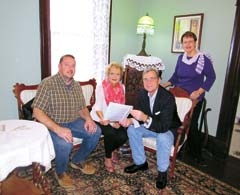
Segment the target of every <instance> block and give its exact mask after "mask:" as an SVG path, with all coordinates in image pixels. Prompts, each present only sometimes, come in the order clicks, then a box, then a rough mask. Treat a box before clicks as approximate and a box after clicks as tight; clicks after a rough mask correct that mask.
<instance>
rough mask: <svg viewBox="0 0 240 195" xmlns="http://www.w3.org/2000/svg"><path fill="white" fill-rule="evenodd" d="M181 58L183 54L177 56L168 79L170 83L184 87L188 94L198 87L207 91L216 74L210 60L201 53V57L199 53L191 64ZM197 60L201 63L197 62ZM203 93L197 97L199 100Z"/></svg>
mask: <svg viewBox="0 0 240 195" xmlns="http://www.w3.org/2000/svg"><path fill="white" fill-rule="evenodd" d="M182 59H183V54H181V55H180V56H179V57H178V60H177V64H176V68H175V71H174V73H173V75H172V77H171V78H170V79H169V81H170V82H171V83H172V85H174V86H178V87H181V88H183V89H185V90H186V91H187V92H188V93H189V94H191V93H192V92H193V91H195V90H198V89H199V88H200V87H201V88H203V89H205V90H206V91H209V90H210V88H211V87H212V85H213V83H214V81H215V80H216V74H215V71H214V68H213V64H212V62H211V60H210V59H209V58H208V57H207V56H206V55H204V54H202V58H201V59H200V55H199V56H198V58H197V59H196V61H195V62H193V63H192V64H186V63H184V62H183V60H182ZM190 59H191V58H187V60H190ZM199 59H200V60H199ZM199 61H201V62H202V63H201V62H200V63H199ZM199 64H200V69H199ZM204 95H205V94H204V93H203V94H202V95H201V96H200V97H199V100H202V99H203V97H204Z"/></svg>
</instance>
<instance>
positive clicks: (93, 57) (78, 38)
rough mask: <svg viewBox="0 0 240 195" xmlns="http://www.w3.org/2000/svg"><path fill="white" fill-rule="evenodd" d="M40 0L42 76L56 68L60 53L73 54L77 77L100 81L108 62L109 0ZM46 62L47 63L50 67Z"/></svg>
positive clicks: (54, 71)
mask: <svg viewBox="0 0 240 195" xmlns="http://www.w3.org/2000/svg"><path fill="white" fill-rule="evenodd" d="M39 2H40V20H41V43H42V44H41V47H42V48H41V53H42V55H41V58H42V78H44V77H46V76H49V75H53V74H55V73H56V72H57V71H58V62H59V58H60V57H61V56H62V55H64V54H73V55H74V56H75V58H76V63H77V66H76V74H75V79H76V80H79V81H84V80H88V79H90V78H96V80H97V81H98V82H99V81H101V80H102V79H103V77H104V74H105V66H106V65H107V64H108V62H109V42H110V38H109V37H110V36H109V35H110V27H109V26H110V11H111V1H110V0H101V1H99V0H52V1H50V0H43V1H42V0H39ZM45 43H47V44H45ZM49 48H50V49H49ZM46 50H47V51H46ZM46 64H50V67H48V66H46Z"/></svg>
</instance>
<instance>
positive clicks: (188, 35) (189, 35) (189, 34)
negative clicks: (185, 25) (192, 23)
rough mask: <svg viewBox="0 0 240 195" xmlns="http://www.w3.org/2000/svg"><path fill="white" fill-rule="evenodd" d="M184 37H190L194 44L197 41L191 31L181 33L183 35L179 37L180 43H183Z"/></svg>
mask: <svg viewBox="0 0 240 195" xmlns="http://www.w3.org/2000/svg"><path fill="white" fill-rule="evenodd" d="M184 37H192V38H193V39H194V41H195V42H196V41H197V36H196V35H195V34H194V33H193V32H192V31H186V32H185V33H183V35H182V36H181V43H182V42H183V38H184Z"/></svg>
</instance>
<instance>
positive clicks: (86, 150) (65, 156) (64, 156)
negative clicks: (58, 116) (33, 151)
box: [49, 118, 101, 174]
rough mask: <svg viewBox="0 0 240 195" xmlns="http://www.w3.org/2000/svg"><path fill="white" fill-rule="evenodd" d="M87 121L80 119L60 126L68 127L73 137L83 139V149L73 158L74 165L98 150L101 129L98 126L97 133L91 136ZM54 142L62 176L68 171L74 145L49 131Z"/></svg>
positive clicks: (57, 169)
mask: <svg viewBox="0 0 240 195" xmlns="http://www.w3.org/2000/svg"><path fill="white" fill-rule="evenodd" d="M84 123H85V120H83V119H81V118H79V119H77V120H75V121H73V122H70V123H65V124H60V126H62V127H67V128H69V129H70V130H71V131H72V135H73V137H77V138H82V139H83V141H82V144H81V147H80V148H79V149H78V151H77V152H76V153H75V154H74V156H73V158H72V162H73V163H79V162H82V161H84V160H85V159H86V158H87V156H88V155H89V154H90V153H91V152H92V151H93V150H94V149H95V148H96V146H97V144H98V141H99V138H100V136H101V129H100V127H99V126H97V131H96V132H95V133H94V134H89V133H88V132H87V131H86V130H85V129H84ZM49 132H50V135H51V137H52V140H53V145H54V149H55V153H56V158H55V162H56V172H57V174H62V173H64V172H65V171H66V170H67V167H68V162H69V156H70V153H71V151H72V149H73V144H72V143H68V142H66V141H65V140H64V139H62V138H61V137H59V136H58V135H57V134H56V133H54V132H53V131H49Z"/></svg>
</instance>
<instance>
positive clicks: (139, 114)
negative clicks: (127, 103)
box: [130, 110, 148, 122]
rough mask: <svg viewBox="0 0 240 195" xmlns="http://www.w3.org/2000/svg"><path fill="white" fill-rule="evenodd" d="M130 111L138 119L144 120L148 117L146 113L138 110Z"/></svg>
mask: <svg viewBox="0 0 240 195" xmlns="http://www.w3.org/2000/svg"><path fill="white" fill-rule="evenodd" d="M130 113H131V115H132V116H133V117H134V118H135V119H136V120H138V121H143V122H145V121H146V120H147V117H148V116H147V115H146V114H144V113H143V112H142V111H140V110H132V111H131V112H130Z"/></svg>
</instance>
